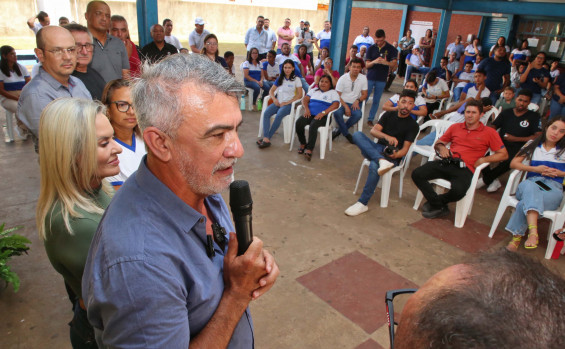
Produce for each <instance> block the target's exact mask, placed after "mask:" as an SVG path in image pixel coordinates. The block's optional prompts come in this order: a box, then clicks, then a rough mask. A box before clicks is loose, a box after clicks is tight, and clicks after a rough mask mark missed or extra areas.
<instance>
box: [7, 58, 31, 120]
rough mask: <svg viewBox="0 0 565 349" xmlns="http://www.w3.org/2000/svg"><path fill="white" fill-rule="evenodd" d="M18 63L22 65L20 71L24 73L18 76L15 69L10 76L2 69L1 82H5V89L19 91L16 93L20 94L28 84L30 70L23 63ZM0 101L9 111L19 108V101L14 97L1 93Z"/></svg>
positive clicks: (15, 110)
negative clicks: (9, 97)
mask: <svg viewBox="0 0 565 349" xmlns="http://www.w3.org/2000/svg"><path fill="white" fill-rule="evenodd" d="M16 64H18V66H19V67H20V72H21V73H22V76H18V74H16V73H15V72H14V71H11V72H10V75H9V76H6V74H4V73H2V71H0V82H3V83H4V90H6V91H8V92H16V91H18V92H17V93H16V94H18V95H19V91H21V90H22V89H23V88H24V86H25V84H26V80H25V79H26V78H29V77H30V75H29V72H28V70H27V69H26V67H24V66H23V65H21V64H19V63H16ZM0 103H1V104H2V106H3V107H4V108H6V109H8V111H10V112H12V113H14V114H15V113H16V112H17V109H18V101H15V100H13V99H8V98H6V97H4V96H2V95H0Z"/></svg>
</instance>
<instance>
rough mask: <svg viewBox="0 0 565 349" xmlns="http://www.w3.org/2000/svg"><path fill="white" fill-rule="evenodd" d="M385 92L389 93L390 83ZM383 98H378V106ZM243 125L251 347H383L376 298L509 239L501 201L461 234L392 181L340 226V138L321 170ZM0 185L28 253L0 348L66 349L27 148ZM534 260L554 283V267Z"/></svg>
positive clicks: (491, 200) (349, 200)
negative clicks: (263, 142) (255, 243)
mask: <svg viewBox="0 0 565 349" xmlns="http://www.w3.org/2000/svg"><path fill="white" fill-rule="evenodd" d="M393 89H394V90H399V82H395V85H394V86H393ZM390 95H391V94H390V93H385V95H384V97H383V102H384V100H385V98H389V97H390ZM243 117H244V121H245V122H244V123H243V125H242V126H241V128H240V129H241V131H240V138H241V140H242V144H243V146H244V148H245V152H246V153H245V155H244V157H243V158H242V159H241V160H240V161H239V162H238V163H237V165H236V169H237V170H236V178H238V179H246V180H248V181H249V182H250V184H251V189H252V195H253V201H254V211H253V215H254V217H253V220H254V232H255V234H256V235H257V236H259V237H260V238H261V239H262V240H263V241H264V243H265V247H266V248H267V249H269V250H270V251H272V252H273V254H274V256H275V258H276V259H277V262H278V264H279V266H280V269H281V275H280V277H279V280H278V281H277V283H276V285H275V286H274V287H273V289H271V291H270V292H269V293H267V294H266V295H264V296H263V297H261V298H260V299H258V300H257V301H255V302H253V303H252V304H251V311H252V314H253V319H254V325H255V339H256V343H257V348H274V349H277V348H281V349H282V348H285V349H286V348H386V347H388V330H387V325H386V317H385V311H384V291H386V290H387V289H393V288H402V287H417V286H418V285H421V284H422V283H423V282H425V280H426V279H428V278H429V277H430V276H431V275H433V274H434V273H436V272H437V271H439V270H441V269H443V268H445V267H447V266H450V265H452V264H456V263H460V262H461V261H463V260H465V258H467V257H468V256H470V255H471V254H472V253H475V252H477V251H481V250H486V249H490V248H499V247H501V246H504V245H505V243H506V242H507V241H508V239H509V237H508V235H507V233H505V232H504V231H503V227H504V224H506V221H507V219H508V217H509V213H507V214H506V215H505V216H504V218H503V219H502V222H501V225H500V227H499V230H498V232H497V233H496V234H495V236H494V238H493V239H489V238H488V237H487V234H488V230H489V227H490V224H491V222H492V219H493V216H494V213H495V212H496V208H497V205H498V200H499V195H500V194H487V193H486V192H485V191H484V189H481V190H479V191H478V195H477V196H476V197H475V203H474V206H473V210H472V213H471V215H470V216H469V217H468V219H467V222H466V223H465V227H464V228H462V229H457V228H455V227H454V226H453V214H452V215H451V216H448V217H446V218H444V219H439V220H427V219H423V218H422V216H421V214H420V212H419V211H415V210H413V209H412V205H413V203H414V199H415V195H416V189H415V187H414V185H413V183H412V181H411V180H410V177H409V173H408V175H407V176H406V180H405V181H404V194H403V197H402V198H398V191H397V190H398V176H395V178H394V179H393V183H392V185H393V187H392V190H391V195H390V201H389V207H388V208H386V209H382V208H380V207H379V198H380V189H377V192H376V193H375V195H374V197H373V199H372V200H371V201H370V202H369V211H368V212H367V213H365V214H363V215H361V216H358V217H348V216H345V215H344V213H343V211H344V210H345V209H346V208H347V207H348V206H350V205H351V204H353V203H354V202H355V200H356V199H357V196H355V195H353V194H352V191H353V187H354V185H355V180H356V179H357V173H358V171H359V165H360V164H361V161H362V156H361V154H360V152H359V150H358V149H357V148H356V147H355V146H354V145H351V144H349V143H348V142H347V141H346V140H345V139H343V137H340V138H338V139H337V140H336V142H335V143H334V147H333V150H332V151H328V152H327V153H326V159H325V160H320V159H319V157H318V156H317V154H319V153H318V151H319V150H318V148H316V150H315V153H316V156H314V157H313V159H312V161H311V162H307V161H305V159H304V158H303V157H302V156H299V155H298V154H296V151H295V150H293V151H292V152H289V151H288V145H287V144H283V140H282V129H280V130H279V133H278V134H277V135H275V137H274V138H273V146H271V147H270V148H268V149H265V150H259V149H258V148H257V147H256V145H255V140H256V135H257V129H258V125H259V113H252V112H244V116H243ZM368 131H369V129H368V127H367V126H365V127H364V132H365V133H368ZM419 160H420V159H415V160H414V161H413V163H412V164H411V165H412V166H411V169H413V168H415V167H416V166H417V164H418V163H419ZM0 178H1V180H0V202H1V205H0V222H6V223H7V225H8V226H15V225H24V228H23V229H22V230H21V231H20V232H21V233H22V234H23V235H25V236H27V237H29V238H30V239H31V240H32V248H31V250H30V252H29V254H28V255H24V256H21V257H17V258H15V259H14V260H13V262H12V263H11V265H12V268H13V270H14V271H15V272H17V273H18V274H19V275H20V277H21V281H22V283H21V289H20V291H19V292H18V293H14V292H13V291H12V289H11V288H7V289H1V290H0V314H2V315H1V317H2V321H0V336H1V338H2V344H1V345H0V346H1V347H2V348H40V347H42V348H70V344H69V341H68V326H67V322H68V321H69V320H70V318H71V309H70V304H69V303H68V300H67V299H66V293H65V290H64V287H63V283H62V278H61V277H60V276H59V274H57V273H56V272H55V271H54V270H53V268H52V267H51V265H50V264H49V261H48V259H47V257H46V255H45V252H44V249H43V246H42V243H41V242H40V241H39V240H38V238H37V232H36V229H35V222H34V217H35V212H34V210H35V202H36V199H37V194H38V191H39V173H38V165H37V158H36V156H35V153H34V152H33V147H32V145H31V142H26V143H16V144H4V143H2V144H0ZM362 180H363V181H364V179H362ZM500 192H501V191H500ZM497 195H498V196H497ZM226 200H227V197H226ZM452 209H453V210H454V205H453V206H452ZM543 224H545V223H542V226H543ZM546 227H547V225H546ZM540 229H545V230H542V231H546V229H547V228H540ZM541 235H543V234H541ZM543 239H544V238H543V237H542V240H543ZM544 252H545V251H544V248H543V246H542V247H540V248H538V249H537V250H534V251H525V250H524V249H523V248H521V249H520V253H524V254H528V255H532V256H534V257H535V258H538V259H540V260H541V259H543V254H544ZM543 262H544V263H545V264H546V265H548V266H550V267H552V268H555V269H557V270H558V271H559V272H560V273H562V274H565V258H562V259H560V260H557V261H555V260H551V261H545V260H544V261H543ZM397 311H400V309H398V310H397Z"/></svg>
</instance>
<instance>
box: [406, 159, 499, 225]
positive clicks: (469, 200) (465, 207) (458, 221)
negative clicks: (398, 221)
mask: <svg viewBox="0 0 565 349" xmlns="http://www.w3.org/2000/svg"><path fill="white" fill-rule="evenodd" d="M434 157H435V154H433V155H432V156H430V158H429V160H430V161H431V160H433V159H434ZM488 165H489V163H488V162H485V163H484V164H481V165H479V166H478V167H477V168H475V173H474V174H473V178H472V180H471V185H469V189H467V193H466V194H465V196H464V197H463V198H462V199H461V200H459V201H457V206H456V208H455V222H454V225H455V227H456V228H463V225H465V220H466V219H467V216H468V215H470V214H471V208H472V207H473V199H474V198H475V188H476V187H477V181H478V180H479V176H480V175H481V171H482V170H483V169H484V168H485V167H487V166H488ZM430 183H432V184H435V185H437V186H439V187H442V188H445V189H447V190H449V189H451V183H450V182H449V181H447V180H445V179H441V178H438V179H432V180H431V181H430ZM423 198H424V195H423V194H422V192H421V191H420V190H418V194H416V201H415V202H414V207H413V208H414V209H415V210H418V209H419V208H420V204H421V203H422V199H423Z"/></svg>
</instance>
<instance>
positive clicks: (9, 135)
mask: <svg viewBox="0 0 565 349" xmlns="http://www.w3.org/2000/svg"><path fill="white" fill-rule="evenodd" d="M4 110H5V111H6V130H5V132H6V135H5V139H6V141H9V142H13V141H14V117H15V115H14V113H12V112H11V111H9V110H8V109H4Z"/></svg>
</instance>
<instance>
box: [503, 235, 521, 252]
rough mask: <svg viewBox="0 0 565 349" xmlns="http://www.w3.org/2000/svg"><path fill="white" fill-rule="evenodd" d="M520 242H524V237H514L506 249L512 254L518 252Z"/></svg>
mask: <svg viewBox="0 0 565 349" xmlns="http://www.w3.org/2000/svg"><path fill="white" fill-rule="evenodd" d="M520 241H522V235H512V240H511V241H510V242H509V243H508V245H507V246H506V249H507V250H508V251H510V252H516V251H518V247H520Z"/></svg>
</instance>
